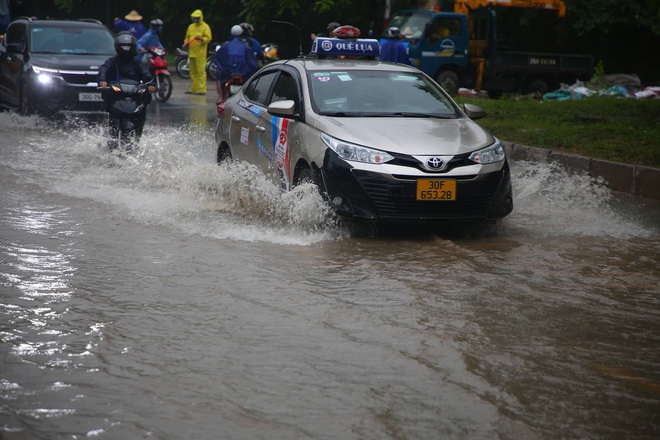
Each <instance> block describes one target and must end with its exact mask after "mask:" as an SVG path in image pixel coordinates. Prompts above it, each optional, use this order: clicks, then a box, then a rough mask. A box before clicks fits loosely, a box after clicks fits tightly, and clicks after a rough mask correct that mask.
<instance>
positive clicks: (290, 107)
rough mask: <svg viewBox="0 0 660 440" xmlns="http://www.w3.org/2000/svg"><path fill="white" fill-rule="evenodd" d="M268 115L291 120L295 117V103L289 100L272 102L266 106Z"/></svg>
mask: <svg viewBox="0 0 660 440" xmlns="http://www.w3.org/2000/svg"><path fill="white" fill-rule="evenodd" d="M268 113H270V114H271V115H273V116H277V117H280V118H289V119H292V118H293V117H294V116H295V115H296V103H295V102H294V101H293V100H291V99H287V100H284V101H277V102H273V103H272V104H271V105H269V106H268Z"/></svg>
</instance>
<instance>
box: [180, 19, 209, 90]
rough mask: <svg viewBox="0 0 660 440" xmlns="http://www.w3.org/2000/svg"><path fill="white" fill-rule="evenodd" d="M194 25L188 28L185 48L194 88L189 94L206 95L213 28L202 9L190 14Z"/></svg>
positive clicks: (184, 42) (192, 87)
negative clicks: (206, 20)
mask: <svg viewBox="0 0 660 440" xmlns="http://www.w3.org/2000/svg"><path fill="white" fill-rule="evenodd" d="M190 19H191V20H192V23H191V24H190V26H188V30H187V31H186V37H185V38H184V41H183V48H184V49H185V48H186V47H188V65H189V66H190V79H191V80H192V86H191V87H190V91H188V92H186V93H187V94H189V95H190V94H193V95H206V56H207V55H206V53H207V48H208V45H209V43H210V42H211V38H212V37H211V28H210V27H209V25H208V24H206V23H205V22H204V14H202V11H201V9H196V10H195V12H193V13H192V14H190Z"/></svg>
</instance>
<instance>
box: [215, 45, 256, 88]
mask: <svg viewBox="0 0 660 440" xmlns="http://www.w3.org/2000/svg"><path fill="white" fill-rule="evenodd" d="M214 62H215V65H216V66H217V67H218V77H219V79H220V81H222V82H224V81H226V80H227V79H228V78H229V77H230V76H231V75H232V74H234V73H238V74H240V75H242V76H243V81H247V80H248V79H249V78H250V77H251V76H252V75H254V74H255V72H256V71H257V59H256V58H255V56H254V53H253V52H252V49H250V47H249V46H248V45H247V44H246V43H245V42H244V41H243V39H242V38H240V37H232V38H231V40H229V41H227V42H226V43H225V44H223V45H222V46H221V47H220V49H218V51H217V52H216V53H215V59H214Z"/></svg>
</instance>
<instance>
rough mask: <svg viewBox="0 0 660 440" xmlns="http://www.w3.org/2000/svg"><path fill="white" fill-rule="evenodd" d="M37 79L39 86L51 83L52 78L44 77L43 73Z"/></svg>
mask: <svg viewBox="0 0 660 440" xmlns="http://www.w3.org/2000/svg"><path fill="white" fill-rule="evenodd" d="M37 79H38V80H39V82H40V83H41V84H50V83H52V82H53V77H52V76H50V75H46V74H45V73H42V74H40V75H39V76H38V77H37Z"/></svg>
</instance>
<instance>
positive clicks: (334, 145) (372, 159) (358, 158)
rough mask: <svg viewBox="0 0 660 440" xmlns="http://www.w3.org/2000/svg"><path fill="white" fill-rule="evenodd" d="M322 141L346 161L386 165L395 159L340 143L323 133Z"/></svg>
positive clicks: (377, 152) (375, 151) (358, 146)
mask: <svg viewBox="0 0 660 440" xmlns="http://www.w3.org/2000/svg"><path fill="white" fill-rule="evenodd" d="M321 139H322V140H323V142H325V144H326V145H327V146H328V147H330V149H332V151H334V152H335V153H337V155H338V156H339V157H341V158H342V159H344V160H351V161H354V162H366V163H385V162H389V161H390V160H392V159H394V156H392V155H391V154H388V153H386V152H384V151H379V150H374V149H373V148H367V147H362V146H360V145H355V144H351V143H350V142H344V141H340V140H339V139H335V138H333V137H331V136H328V135H327V134H325V133H321Z"/></svg>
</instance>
